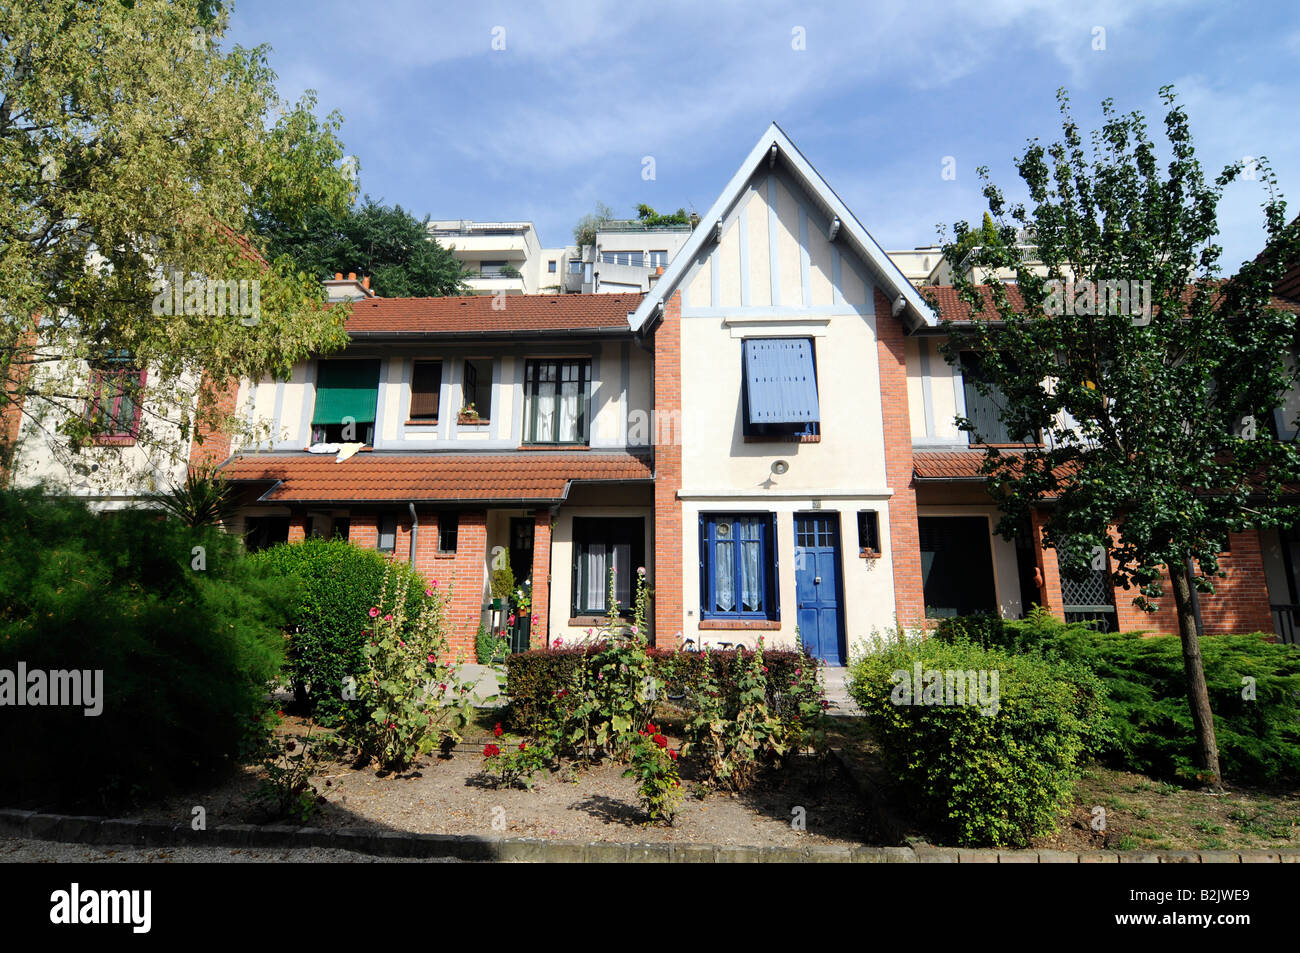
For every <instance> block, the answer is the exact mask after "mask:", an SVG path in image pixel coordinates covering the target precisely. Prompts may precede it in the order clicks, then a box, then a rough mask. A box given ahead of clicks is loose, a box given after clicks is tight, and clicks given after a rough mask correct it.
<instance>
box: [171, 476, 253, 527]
mask: <svg viewBox="0 0 1300 953" xmlns="http://www.w3.org/2000/svg"><path fill="white" fill-rule="evenodd" d="M151 499H152V501H153V502H154V503H156V504H157V505H158V506H161V507H162V508H163V509H165V510H166V511H167V512H168V513H170V514H171V515H172V516H174V517H176V519H177V520H179V521H180V522H181V523H183V524H185V525H186V526H195V527H198V526H216V525H218V524H219V523H225V522H227V521H228V520H229V519H230V518H231V517H232V516H233V515H234V514H235V511H236V509H237V503H236V501H235V498H234V489H233V487H232V486H231V485H230V482H229V481H228V480H223V479H221V478H220V477H217V476H214V475H213V474H211V473H208V472H205V471H204V470H202V469H193V470H190V472H189V473H188V474H187V475H186V477H185V482H184V483H181V484H178V485H176V486H173V487H172V488H171V490H170V491H169V492H167V493H160V494H157V495H155V496H153V497H151Z"/></svg>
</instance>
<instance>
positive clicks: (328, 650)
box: [250, 537, 424, 725]
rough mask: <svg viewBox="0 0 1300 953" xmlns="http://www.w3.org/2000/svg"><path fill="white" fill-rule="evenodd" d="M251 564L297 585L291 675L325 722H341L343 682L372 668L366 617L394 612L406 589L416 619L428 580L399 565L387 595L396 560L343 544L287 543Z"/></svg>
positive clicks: (321, 541)
mask: <svg viewBox="0 0 1300 953" xmlns="http://www.w3.org/2000/svg"><path fill="white" fill-rule="evenodd" d="M250 561H251V562H252V563H253V564H254V565H255V566H257V567H258V569H259V570H261V571H262V572H265V573H267V574H269V575H272V576H277V577H283V578H286V579H290V580H292V581H293V583H294V587H295V596H296V597H295V600H294V605H293V610H292V615H291V621H290V625H291V631H290V635H289V664H288V667H287V669H286V675H287V676H288V678H289V681H290V683H291V684H292V685H293V687H294V691H295V693H296V694H297V695H298V697H299V699H300V700H301V701H303V702H304V703H306V704H307V705H309V706H310V709H311V711H312V713H313V716H314V717H315V718H316V720H317V721H318V722H319V723H321V724H323V725H333V724H336V723H337V721H338V719H339V717H340V715H341V714H342V713H343V710H344V708H345V700H344V698H343V685H344V681H343V680H344V679H345V678H346V677H348V676H352V677H353V678H355V677H356V676H357V675H358V673H359V672H361V671H362V670H363V669H364V668H365V661H364V653H363V651H362V650H363V647H364V646H365V644H366V641H367V639H368V637H369V635H370V633H368V632H367V631H366V629H365V626H366V623H367V622H368V616H367V613H368V612H369V610H370V608H371V607H372V606H377V607H378V608H379V609H380V610H381V612H382V613H391V612H393V611H394V607H395V605H396V598H397V593H398V591H399V589H400V591H402V592H409V593H410V596H409V598H410V600H411V603H412V605H411V612H412V614H413V615H414V614H415V613H416V612H418V603H420V602H421V601H422V600H423V598H424V596H423V589H424V581H423V577H421V576H420V575H419V573H417V572H416V571H415V570H413V569H412V568H411V567H410V564H409V563H404V562H394V563H392V564H391V566H392V573H393V574H394V584H393V585H392V586H390V587H389V588H388V590H387V594H386V595H385V594H384V593H385V590H384V580H385V577H386V574H387V572H388V571H389V566H390V563H389V561H388V560H387V559H385V558H384V557H383V556H382V555H380V554H379V553H378V552H376V551H374V550H370V549H361V548H359V547H357V546H354V545H352V544H351V543H349V542H347V541H346V540H340V539H328V540H327V539H320V538H316V537H313V538H310V539H305V540H302V541H301V542H297V543H282V544H280V545H278V546H273V547H271V548H270V549H265V550H262V551H261V552H259V553H255V554H253V555H252V556H251V557H250Z"/></svg>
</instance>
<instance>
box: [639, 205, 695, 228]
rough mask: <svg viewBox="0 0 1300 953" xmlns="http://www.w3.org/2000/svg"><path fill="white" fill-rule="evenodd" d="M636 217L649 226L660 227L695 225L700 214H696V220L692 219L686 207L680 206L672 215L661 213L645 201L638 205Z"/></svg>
mask: <svg viewBox="0 0 1300 953" xmlns="http://www.w3.org/2000/svg"><path fill="white" fill-rule="evenodd" d="M636 217H637V220H638V221H639V222H640V223H641V224H642V225H644V226H646V227H647V228H658V227H660V226H662V225H694V224H695V223H696V222H698V221H699V216H695V217H694V218H695V221H692V220H691V219H692V216H691V215H688V214H687V212H686V209H684V208H679V209H678V210H677V211H675V212H673V213H672V214H670V215H660V214H659V213H658V212H656V211H655V210H654V209H652V208H651V207H650V206H649V205H645V204H644V203H643V204H641V205H638V206H637V207H636Z"/></svg>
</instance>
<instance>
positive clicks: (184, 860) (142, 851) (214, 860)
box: [0, 837, 459, 864]
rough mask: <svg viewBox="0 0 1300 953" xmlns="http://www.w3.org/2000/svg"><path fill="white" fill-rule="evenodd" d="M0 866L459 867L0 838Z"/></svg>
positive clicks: (312, 853)
mask: <svg viewBox="0 0 1300 953" xmlns="http://www.w3.org/2000/svg"><path fill="white" fill-rule="evenodd" d="M0 863H9V864H13V863H17V864H68V863H73V864H85V863H104V864H193V863H199V864H271V863H315V864H320V863H332V864H390V863H435V864H440V863H459V861H457V860H455V859H454V858H451V857H431V858H412V857H373V856H371V855H370V854H358V853H355V852H354V851H350V850H332V849H329V848H324V847H301V848H292V849H288V850H285V849H270V850H266V849H252V848H247V847H244V848H239V847H128V846H125V845H116V844H61V843H58V842H57V841H44V840H30V839H28V838H21V837H0Z"/></svg>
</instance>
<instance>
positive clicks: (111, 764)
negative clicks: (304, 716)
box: [0, 490, 291, 810]
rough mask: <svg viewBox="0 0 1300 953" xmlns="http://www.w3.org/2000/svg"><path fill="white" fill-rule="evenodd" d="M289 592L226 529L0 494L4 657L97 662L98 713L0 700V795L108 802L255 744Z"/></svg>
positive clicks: (33, 663) (50, 663)
mask: <svg viewBox="0 0 1300 953" xmlns="http://www.w3.org/2000/svg"><path fill="white" fill-rule="evenodd" d="M195 547H203V549H202V550H200V551H196V550H195ZM198 566H203V567H204V568H202V569H198V568H196V567H198ZM290 599H291V593H290V592H289V591H288V588H287V587H286V586H285V585H284V583H283V582H281V581H277V580H268V579H263V578H261V577H260V576H259V574H258V573H257V572H255V571H254V568H253V567H252V566H251V565H250V561H249V560H248V559H247V558H246V557H245V556H244V555H243V552H242V547H241V545H240V542H239V540H238V539H237V538H235V537H232V536H228V535H226V534H225V533H222V532H220V531H218V530H213V529H210V528H189V527H185V526H182V525H180V524H179V523H178V522H177V521H175V520H173V519H169V518H167V517H164V516H161V515H159V514H155V513H146V512H139V511H130V512H114V513H108V514H102V515H98V514H93V513H90V512H89V511H88V510H87V509H86V507H85V505H84V504H82V503H81V502H79V501H75V500H71V499H68V498H54V497H45V496H43V495H42V494H41V492H40V491H39V490H23V491H12V492H0V669H5V670H7V671H9V672H15V671H16V669H17V666H18V663H19V662H22V663H25V665H26V667H27V670H28V671H29V672H32V671H37V670H39V671H51V670H71V669H76V670H82V671H86V670H89V671H92V672H93V671H96V670H102V672H103V680H102V693H101V698H100V699H99V701H100V702H101V703H102V713H101V714H99V715H97V716H92V717H87V716H86V715H85V714H84V713H83V709H82V708H71V707H26V706H24V707H9V706H6V707H5V708H4V709H3V712H4V715H3V718H4V733H5V742H6V752H5V757H6V763H7V765H8V768H7V769H6V770H4V771H0V796H3V798H4V800H5V801H6V802H8V803H10V804H13V803H18V802H26V801H28V800H30V799H32V798H35V799H38V800H39V803H41V804H43V805H46V806H57V807H75V806H85V807H89V808H92V809H95V810H106V809H111V808H113V807H116V806H122V805H125V804H127V803H129V802H131V801H134V800H138V799H140V798H147V797H155V796H161V795H164V794H166V793H168V792H171V791H174V790H177V789H178V788H179V787H180V786H182V785H187V784H190V783H202V782H205V781H207V780H210V779H213V778H215V777H217V776H219V775H220V774H222V773H223V772H225V771H228V770H229V769H231V768H232V767H234V766H235V765H236V764H238V763H239V762H240V761H241V760H244V759H246V758H251V757H254V756H256V755H257V754H258V753H260V751H261V749H262V746H263V745H264V743H265V736H266V730H267V728H268V725H269V723H268V721H267V719H266V713H267V701H266V695H267V691H268V688H269V687H270V684H271V681H272V680H273V679H274V678H275V677H276V676H277V675H278V673H279V671H280V668H281V666H282V665H283V662H284V640H283V637H282V635H281V628H282V627H283V625H284V623H285V620H286V618H287V614H288V607H289V603H290Z"/></svg>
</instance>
